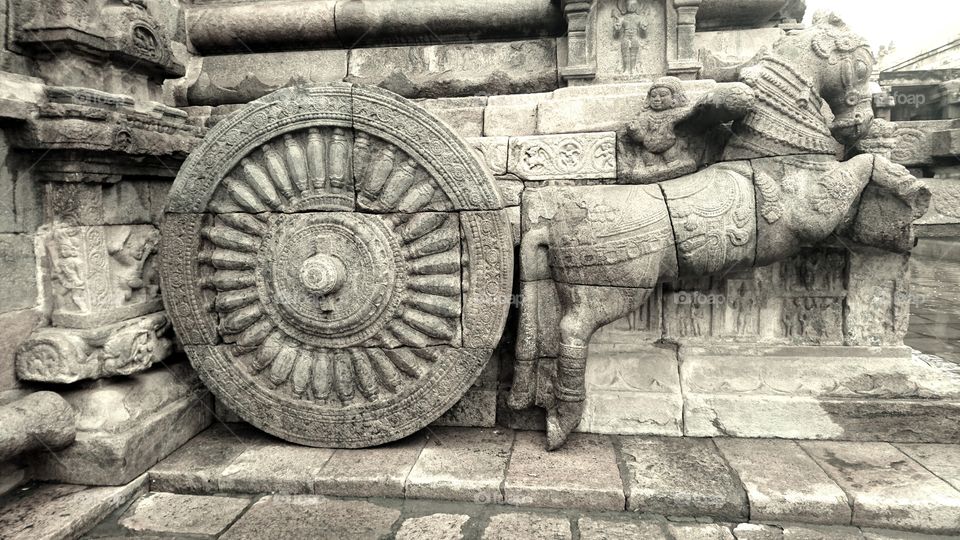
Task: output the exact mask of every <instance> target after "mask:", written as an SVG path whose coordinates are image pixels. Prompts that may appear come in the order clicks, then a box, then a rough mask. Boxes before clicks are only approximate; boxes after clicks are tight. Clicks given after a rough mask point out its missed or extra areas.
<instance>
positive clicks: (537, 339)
mask: <svg viewBox="0 0 960 540" xmlns="http://www.w3.org/2000/svg"><path fill="white" fill-rule="evenodd" d="M549 233H550V230H549V225H548V224H544V225H543V226H541V227H538V228H534V229H531V230H529V231H526V232H525V233H524V235H523V239H522V240H521V241H520V279H521V287H520V294H521V297H522V301H521V302H520V321H519V325H518V330H517V350H516V362H515V363H514V375H513V388H512V389H511V391H510V397H509V399H508V404H509V405H510V407H511V408H513V409H515V410H519V409H526V408H527V407H532V406H533V405H534V403H535V401H536V388H537V359H538V358H540V357H541V356H545V354H544V351H541V350H540V344H541V343H543V336H544V335H549V336H552V335H553V334H554V333H555V332H556V330H555V328H556V327H557V326H558V324H559V321H558V320H542V319H543V318H542V317H541V310H540V303H541V302H545V301H546V302H550V300H551V299H545V298H542V295H543V294H551V295H553V296H556V294H557V293H556V290H555V289H554V285H553V280H552V279H551V274H550V264H549V259H548V257H547V249H548V239H549ZM552 300H553V301H552V304H554V305H555V304H556V299H552ZM547 311H549V310H547ZM547 319H556V315H554V316H553V317H549V316H548V317H547Z"/></svg>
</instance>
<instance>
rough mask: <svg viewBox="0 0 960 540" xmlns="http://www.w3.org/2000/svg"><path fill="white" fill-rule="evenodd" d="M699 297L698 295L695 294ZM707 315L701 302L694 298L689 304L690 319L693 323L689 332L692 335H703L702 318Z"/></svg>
mask: <svg viewBox="0 0 960 540" xmlns="http://www.w3.org/2000/svg"><path fill="white" fill-rule="evenodd" d="M695 296H697V297H699V296H700V295H699V294H697V295H695ZM706 316H707V310H706V309H705V308H704V304H703V302H701V301H700V299H699V298H694V299H693V302H692V303H691V304H690V319H691V322H692V323H693V333H692V334H690V335H691V336H694V337H700V336H702V335H704V331H703V318H704V317H706Z"/></svg>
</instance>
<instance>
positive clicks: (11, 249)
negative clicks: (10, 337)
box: [0, 234, 38, 312]
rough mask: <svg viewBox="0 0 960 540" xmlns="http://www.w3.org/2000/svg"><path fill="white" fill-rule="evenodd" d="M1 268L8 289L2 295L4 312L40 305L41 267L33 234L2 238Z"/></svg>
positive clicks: (1, 306)
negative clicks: (38, 292) (39, 282)
mask: <svg viewBox="0 0 960 540" xmlns="http://www.w3.org/2000/svg"><path fill="white" fill-rule="evenodd" d="M0 264H2V265H3V268H4V274H5V275H6V276H7V278H6V280H7V281H6V283H7V285H6V286H5V287H4V289H3V293H2V294H0V312H7V311H15V310H19V309H25V308H32V307H34V306H36V305H37V304H38V298H37V264H36V258H35V257H34V249H33V235H32V234H0Z"/></svg>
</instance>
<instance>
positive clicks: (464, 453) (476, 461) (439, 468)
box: [406, 428, 513, 504]
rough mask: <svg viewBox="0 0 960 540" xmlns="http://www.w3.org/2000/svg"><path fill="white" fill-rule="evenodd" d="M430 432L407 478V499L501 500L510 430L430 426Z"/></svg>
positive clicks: (495, 501) (510, 440)
mask: <svg viewBox="0 0 960 540" xmlns="http://www.w3.org/2000/svg"><path fill="white" fill-rule="evenodd" d="M430 435H431V436H430V438H429V439H428V440H427V442H426V445H425V446H424V447H423V451H422V452H420V457H419V458H417V462H416V464H415V465H414V466H413V469H412V470H411V471H410V476H409V477H408V478H407V485H406V496H407V497H408V498H418V499H447V500H455V501H470V502H476V503H481V504H486V503H499V502H502V501H503V493H502V491H501V484H502V483H503V478H504V475H505V474H506V469H507V461H508V460H509V458H510V448H511V446H512V445H513V431H511V430H507V429H471V428H432V429H431V430H430Z"/></svg>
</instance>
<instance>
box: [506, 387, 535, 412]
mask: <svg viewBox="0 0 960 540" xmlns="http://www.w3.org/2000/svg"><path fill="white" fill-rule="evenodd" d="M507 406H508V407H510V408H511V409H513V410H515V411H520V410H523V409H529V408H530V407H532V406H533V392H530V391H527V389H523V390H522V391H518V388H517V387H516V386H514V387H513V389H511V390H510V397H508V398H507Z"/></svg>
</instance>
